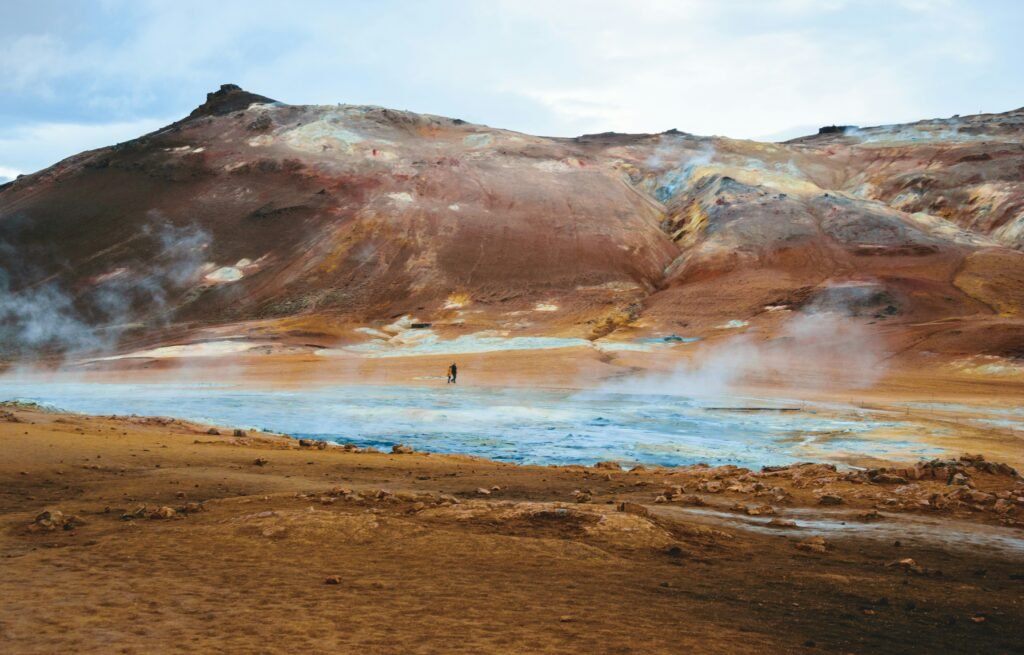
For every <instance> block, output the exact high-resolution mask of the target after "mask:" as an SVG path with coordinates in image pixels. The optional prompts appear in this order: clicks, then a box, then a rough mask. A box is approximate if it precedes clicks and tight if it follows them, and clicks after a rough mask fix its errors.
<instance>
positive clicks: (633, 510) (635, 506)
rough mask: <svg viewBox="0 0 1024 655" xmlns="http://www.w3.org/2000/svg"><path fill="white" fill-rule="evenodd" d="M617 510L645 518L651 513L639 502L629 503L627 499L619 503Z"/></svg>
mask: <svg viewBox="0 0 1024 655" xmlns="http://www.w3.org/2000/svg"><path fill="white" fill-rule="evenodd" d="M619 511H620V512H625V513H627V514H635V515H637V516H643V517H644V518H647V517H649V516H650V515H651V513H650V512H648V511H647V508H646V507H644V506H643V505H641V504H640V503H631V502H629V501H626V502H622V503H619Z"/></svg>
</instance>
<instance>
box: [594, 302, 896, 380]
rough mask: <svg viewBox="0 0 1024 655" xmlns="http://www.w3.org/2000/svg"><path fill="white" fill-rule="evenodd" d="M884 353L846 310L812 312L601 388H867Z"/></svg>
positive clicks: (876, 375)
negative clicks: (672, 366) (766, 333)
mask: <svg viewBox="0 0 1024 655" xmlns="http://www.w3.org/2000/svg"><path fill="white" fill-rule="evenodd" d="M885 357H886V353H885V352H884V351H883V349H882V345H881V343H879V340H878V337H877V336H875V335H873V334H872V333H871V332H870V330H869V329H868V328H867V327H866V326H864V325H863V324H862V323H859V322H856V321H854V320H852V319H851V317H850V316H849V315H848V314H847V313H845V312H841V311H840V312H835V311H824V312H817V311H811V312H807V313H800V314H797V315H795V316H794V317H793V318H792V319H791V320H789V321H788V322H787V323H786V324H785V325H784V327H783V328H782V330H781V331H780V333H779V334H778V335H777V336H775V337H774V338H771V339H764V338H761V337H760V336H759V335H758V334H756V333H752V334H745V335H742V336H738V337H735V338H733V339H729V340H728V341H725V342H723V343H719V344H716V345H714V346H711V347H709V348H708V349H706V350H705V351H703V352H702V353H700V354H699V356H698V357H697V359H696V361H695V362H693V363H691V364H689V365H681V366H680V367H678V368H677V369H676V370H674V371H673V372H672V373H669V374H660V375H643V376H639V377H637V378H630V379H627V380H619V381H616V382H614V383H611V384H610V385H608V386H605V387H604V388H603V390H604V391H610V392H616V393H649V394H660V395H673V396H686V397H692V398H718V397H724V396H728V395H730V394H731V393H732V392H733V391H734V390H735V389H736V387H738V386H740V385H742V384H744V383H761V384H765V383H767V384H778V385H779V386H780V388H785V389H815V390H830V389H836V390H838V389H851V388H865V387H869V386H871V385H872V384H874V383H875V382H876V381H877V380H878V379H879V378H880V377H881V375H882V374H883V373H884V369H885V366H884V361H885Z"/></svg>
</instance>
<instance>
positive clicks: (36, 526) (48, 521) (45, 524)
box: [32, 509, 64, 531]
mask: <svg viewBox="0 0 1024 655" xmlns="http://www.w3.org/2000/svg"><path fill="white" fill-rule="evenodd" d="M61 527H64V513H63V512H61V511H60V510H56V509H54V510H46V511H44V512H42V513H41V514H39V515H38V516H36V518H35V520H34V521H33V522H32V528H33V530H36V531H41V530H47V531H49V530H56V529H57V528H61Z"/></svg>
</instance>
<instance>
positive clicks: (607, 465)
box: [594, 462, 622, 471]
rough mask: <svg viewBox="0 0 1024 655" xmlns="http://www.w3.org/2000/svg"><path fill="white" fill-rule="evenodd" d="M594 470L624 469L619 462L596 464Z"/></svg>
mask: <svg viewBox="0 0 1024 655" xmlns="http://www.w3.org/2000/svg"><path fill="white" fill-rule="evenodd" d="M594 468H596V469H606V470H608V471H621V470H622V467H621V466H620V465H619V463H618V462H598V463H597V464H594Z"/></svg>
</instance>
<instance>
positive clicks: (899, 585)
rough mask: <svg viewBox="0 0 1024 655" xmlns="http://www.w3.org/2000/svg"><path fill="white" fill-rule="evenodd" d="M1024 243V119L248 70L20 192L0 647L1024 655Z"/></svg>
mask: <svg viewBox="0 0 1024 655" xmlns="http://www.w3.org/2000/svg"><path fill="white" fill-rule="evenodd" d="M1022 249H1024V109H1020V110H1017V111H1011V112H1007V113H1001V114H977V115H972V116H965V117H953V118H948V119H933V120H922V121H919V122H916V123H910V124H905V125H888V126H879V127H864V128H855V127H848V126H829V127H824V128H822V129H821V130H820V131H819V133H818V134H812V135H809V136H806V137H802V138H797V139H793V140H790V141H786V142H781V143H762V142H755V141H747V140H735V139H729V138H725V137H699V136H694V135H691V134H687V133H684V132H680V131H678V130H670V131H667V132H663V133H660V134H620V133H602V134H590V135H583V136H579V137H576V138H548V137H537V136H531V135H528V134H521V133H517V132H512V131H506V130H502V129H496V128H490V127H486V126H482V125H475V124H471V123H468V122H466V121H463V120H460V119H457V118H445V117H440V116H432V115H423V114H415V113H410V112H404V111H395V110H391V109H385V108H381V107H371V106H352V105H327V106H300V105H290V104H286V103H284V102H279V101H276V100H273V99H270V98H267V97H264V96H260V95H256V94H254V93H250V92H247V91H244V90H242V89H241V88H239V87H237V86H234V85H224V86H222V87H221V88H220V90H218V91H216V92H213V93H210V94H209V95H208V97H207V99H206V101H205V102H204V103H203V104H201V105H200V106H199V107H197V108H196V109H195V110H194V111H193V112H192V113H191V114H190V115H189V116H187V117H185V118H182V119H181V120H179V121H177V122H174V123H173V124H171V125H168V126H167V127H164V128H162V129H159V130H157V131H155V132H152V133H150V134H146V135H144V136H140V137H139V138H136V139H133V140H131V141H127V142H124V143H119V144H116V145H112V146H110V147H105V148H100V149H97V150H91V151H87V152H83V153H81V154H78V155H75V156H73V157H71V158H68V159H65V160H64V161H61V162H59V163H57V164H55V165H53V166H51V167H49V168H47V169H45V170H42V171H40V172H37V173H34V174H30V175H24V176H20V177H18V178H17V179H16V180H13V181H11V182H9V183H7V184H4V185H0V370H2V373H0V401H3V402H2V405H0V452H2V453H3V457H0V522H2V530H0V651H2V652H9V653H51V652H68V653H86V652H88V653H111V652H116V653H156V652H204V653H205V652H211V653H213V652H218V653H271V652H273V653H278V652H280V653H293V652H317V653H320V652H323V653H328V652H330V653H474V654H476V653H566V652H600V653H644V654H647V653H666V654H668V653H684V652H694V653H747V652H749V653H754V652H756V653H766V652H767V653H775V652H778V653H790V652H837V653H911V652H947V653H1014V652H1024V638H1022V636H1021V627H1020V626H1021V625H1022V621H1024V478H1022V477H1021V476H1020V474H1019V473H1018V471H1020V470H1022V467H1024V448H1022V443H1024V442H1022V440H1024V402H1022V401H1024V253H1022V252H1021V250H1022ZM453 363H454V364H455V365H456V366H457V377H456V379H455V380H454V383H452V381H451V380H450V377H449V376H450V371H449V366H450V365H451V364H453Z"/></svg>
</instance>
